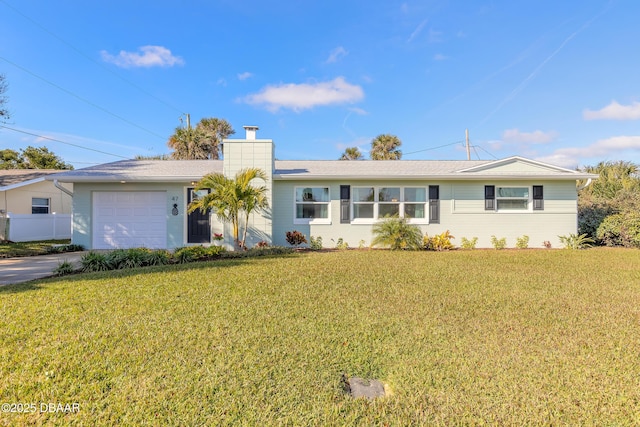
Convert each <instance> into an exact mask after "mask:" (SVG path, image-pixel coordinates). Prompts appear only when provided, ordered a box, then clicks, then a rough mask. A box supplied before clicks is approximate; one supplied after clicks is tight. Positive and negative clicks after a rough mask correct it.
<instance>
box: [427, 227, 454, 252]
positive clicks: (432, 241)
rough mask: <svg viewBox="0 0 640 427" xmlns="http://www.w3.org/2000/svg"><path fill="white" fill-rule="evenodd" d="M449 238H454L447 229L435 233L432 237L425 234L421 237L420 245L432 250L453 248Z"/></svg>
mask: <svg viewBox="0 0 640 427" xmlns="http://www.w3.org/2000/svg"><path fill="white" fill-rule="evenodd" d="M451 239H455V237H453V236H452V235H451V233H450V232H449V230H447V231H445V232H444V233H440V234H436V235H435V236H433V237H429V236H427V235H425V236H424V238H423V239H422V245H423V247H424V249H427V250H433V251H448V250H450V249H453V248H454V246H453V243H451Z"/></svg>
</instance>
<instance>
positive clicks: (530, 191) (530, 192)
mask: <svg viewBox="0 0 640 427" xmlns="http://www.w3.org/2000/svg"><path fill="white" fill-rule="evenodd" d="M495 188H496V192H495V195H496V196H495V197H496V212H508V213H513V212H528V211H531V210H532V203H531V201H532V200H533V187H532V186H530V185H529V186H522V185H521V186H517V185H510V186H506V185H501V186H498V185H496V187H495ZM501 188H525V189H526V190H527V197H505V196H503V197H501V196H500V195H499V193H500V189H501ZM500 200H522V201H524V200H526V202H527V207H526V208H525V209H509V208H500Z"/></svg>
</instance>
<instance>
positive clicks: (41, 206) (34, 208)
mask: <svg viewBox="0 0 640 427" xmlns="http://www.w3.org/2000/svg"><path fill="white" fill-rule="evenodd" d="M31 213H32V214H48V213H49V199H45V198H42V197H32V198H31Z"/></svg>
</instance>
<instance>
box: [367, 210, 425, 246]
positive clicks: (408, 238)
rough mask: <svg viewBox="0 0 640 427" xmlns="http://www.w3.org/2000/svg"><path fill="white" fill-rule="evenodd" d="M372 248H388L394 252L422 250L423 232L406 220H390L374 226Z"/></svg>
mask: <svg viewBox="0 0 640 427" xmlns="http://www.w3.org/2000/svg"><path fill="white" fill-rule="evenodd" d="M372 231H373V240H372V241H371V246H377V245H381V246H386V247H389V248H391V249H392V250H397V249H411V250H415V249H420V247H421V246H422V231H420V228H419V227H418V226H417V225H414V224H408V223H407V220H406V219H405V218H397V217H395V218H388V219H385V220H384V221H380V222H377V223H376V224H375V225H374V226H373V230H372Z"/></svg>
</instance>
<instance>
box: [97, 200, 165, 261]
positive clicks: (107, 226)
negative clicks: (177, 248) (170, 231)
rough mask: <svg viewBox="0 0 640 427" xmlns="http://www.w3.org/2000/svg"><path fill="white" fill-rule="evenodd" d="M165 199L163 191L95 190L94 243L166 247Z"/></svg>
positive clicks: (119, 245) (111, 246)
mask: <svg viewBox="0 0 640 427" xmlns="http://www.w3.org/2000/svg"><path fill="white" fill-rule="evenodd" d="M166 203H167V197H166V193H165V192H158V191H156V192H95V193H94V197H93V212H94V217H93V230H94V235H93V247H94V248H95V249H113V248H131V247H143V246H144V247H148V248H165V247H166V245H167V243H166V242H167V222H166V221H167V218H166V217H167V212H166V206H167V204H166Z"/></svg>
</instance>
